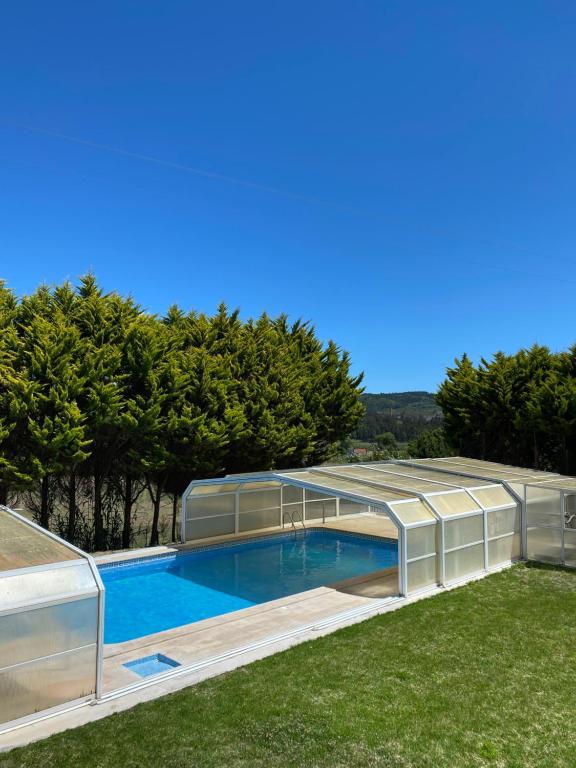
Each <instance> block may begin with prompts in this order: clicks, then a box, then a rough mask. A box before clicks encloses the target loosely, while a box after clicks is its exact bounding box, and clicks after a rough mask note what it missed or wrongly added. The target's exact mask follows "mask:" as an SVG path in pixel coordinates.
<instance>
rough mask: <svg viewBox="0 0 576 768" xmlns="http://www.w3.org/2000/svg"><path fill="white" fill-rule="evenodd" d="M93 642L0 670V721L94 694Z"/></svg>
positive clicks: (94, 664) (94, 648)
mask: <svg viewBox="0 0 576 768" xmlns="http://www.w3.org/2000/svg"><path fill="white" fill-rule="evenodd" d="M95 688H96V645H90V646H88V647H87V648H81V649H79V650H75V651H71V652H69V653H62V654H59V655H58V656H48V658H46V659H40V660H38V661H33V662H31V663H30V664H22V665H20V666H16V667H7V668H6V669H3V670H1V671H0V723H5V722H9V721H10V720H16V719H18V718H20V717H25V716H26V715H32V714H34V713H35V712H41V711H42V710H44V709H51V708H52V707H57V706H58V705H60V704H64V703H66V702H68V701H74V700H76V699H83V698H87V697H90V696H91V695H93V694H94V692H95Z"/></svg>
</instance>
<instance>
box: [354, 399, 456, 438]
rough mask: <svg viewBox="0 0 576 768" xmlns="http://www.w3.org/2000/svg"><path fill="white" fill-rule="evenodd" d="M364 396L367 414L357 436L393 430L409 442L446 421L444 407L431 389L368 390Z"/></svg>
mask: <svg viewBox="0 0 576 768" xmlns="http://www.w3.org/2000/svg"><path fill="white" fill-rule="evenodd" d="M361 399H362V402H363V403H364V405H365V407H366V415H365V416H364V418H363V419H362V421H361V422H360V424H359V425H358V428H357V429H356V431H355V432H354V434H353V435H352V437H353V438H356V439H357V440H374V438H375V437H376V435H379V434H382V433H383V432H392V434H393V435H394V436H395V437H396V440H398V441H399V442H406V441H408V440H413V439H414V438H415V437H417V436H418V435H419V434H420V433H421V432H424V431H425V430H428V429H434V428H435V427H438V426H439V425H440V424H441V423H442V411H441V410H440V408H439V407H438V406H437V405H436V402H435V400H434V395H433V394H432V393H431V392H381V393H380V394H371V393H366V394H364V395H362V396H361Z"/></svg>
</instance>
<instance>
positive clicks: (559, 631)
mask: <svg viewBox="0 0 576 768" xmlns="http://www.w3.org/2000/svg"><path fill="white" fill-rule="evenodd" d="M575 695H576V573H574V572H569V571H565V570H562V569H554V568H546V567H528V566H525V565H519V566H516V567H515V568H513V569H511V570H509V571H506V572H504V573H501V574H496V575H494V576H490V577H489V578H486V579H484V580H482V581H480V582H476V583H474V584H470V585H468V586H466V587H464V588H461V589H458V590H455V591H453V592H450V593H446V594H443V595H439V596H437V597H434V598H431V599H428V600H423V601H421V602H419V603H416V604H414V605H412V606H408V607H406V608H403V609H401V610H399V611H396V612H394V613H391V614H388V615H385V616H380V617H377V618H375V619H371V620H370V621H367V622H364V623H363V624H358V625H356V626H354V627H350V628H348V629H345V630H341V631H339V632H337V633H335V634H333V635H331V636H329V637H325V638H320V639H318V640H315V641H314V642H310V643H306V644H303V645H300V646H298V647H296V648H293V649H291V650H289V651H287V652H285V653H282V654H279V655H277V656H272V657H270V658H268V659H265V660H263V661H261V662H258V663H256V664H252V665H251V666H249V667H246V668H244V669H239V670H236V671H235V672H232V673H230V674H227V675H224V676H222V677H220V678H216V679H213V680H208V681H206V682H204V683H202V684H200V685H197V686H195V687H193V688H188V689H187V690H184V691H181V692H179V693H177V694H173V695H171V696H169V697H166V698H163V699H159V700H157V701H154V702H149V703H147V704H142V705H140V706H138V707H136V708H135V709H132V710H130V711H128V712H125V713H122V714H119V715H114V716H112V717H109V718H107V719H105V720H101V721H100V722H97V723H94V724H92V725H88V726H84V727H82V728H78V729H76V730H74V731H69V732H68V733H63V734H61V735H57V736H54V737H52V738H50V739H48V740H46V741H44V742H41V743H39V744H34V745H31V746H30V747H26V748H24V749H19V750H15V751H13V752H10V753H8V754H3V755H0V766H3V767H6V768H8V767H10V768H16V767H17V768H28V767H31V766H34V767H37V768H48V767H49V766H54V768H66V767H67V766H70V767H72V766H74V768H83V766H86V768H104V767H108V766H114V768H136V767H138V768H144V767H145V766H151V767H152V766H153V767H154V768H176V767H178V768H184V767H186V768H203V767H204V766H206V767H208V766H210V767H212V766H217V767H218V768H234V767H235V766H250V767H251V768H252V767H254V768H256V767H259V766H262V768H274V767H276V766H282V768H290V767H291V766H306V768H308V767H313V766H326V768H338V767H340V766H341V767H342V768H352V767H354V766H366V768H368V767H370V768H372V767H373V766H374V767H375V766H391V767H392V766H394V768H398V767H404V766H414V768H428V767H430V768H444V767H446V768H472V767H473V766H499V767H500V766H518V768H531V767H532V766H542V767H543V768H556V767H557V766H567V767H570V768H574V766H575V765H576V717H575V712H576V709H575Z"/></svg>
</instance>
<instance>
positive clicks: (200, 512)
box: [186, 493, 236, 520]
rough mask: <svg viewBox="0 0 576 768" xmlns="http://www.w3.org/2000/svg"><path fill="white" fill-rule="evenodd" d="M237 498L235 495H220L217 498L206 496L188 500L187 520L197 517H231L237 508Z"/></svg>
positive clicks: (189, 497)
mask: <svg viewBox="0 0 576 768" xmlns="http://www.w3.org/2000/svg"><path fill="white" fill-rule="evenodd" d="M235 505H236V497H235V495H234V494H233V493H220V494H218V495H217V496H204V497H201V498H198V499H196V498H193V497H191V496H188V498H187V499H186V519H187V520H193V519H194V518H197V517H213V516H214V515H230V514H233V513H234V511H235V508H236V506H235Z"/></svg>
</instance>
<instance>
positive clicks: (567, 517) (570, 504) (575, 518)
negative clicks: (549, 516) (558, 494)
mask: <svg viewBox="0 0 576 768" xmlns="http://www.w3.org/2000/svg"><path fill="white" fill-rule="evenodd" d="M564 504H565V506H564V525H565V526H566V528H576V495H575V494H569V495H568V494H567V495H566V496H565V497H564Z"/></svg>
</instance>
